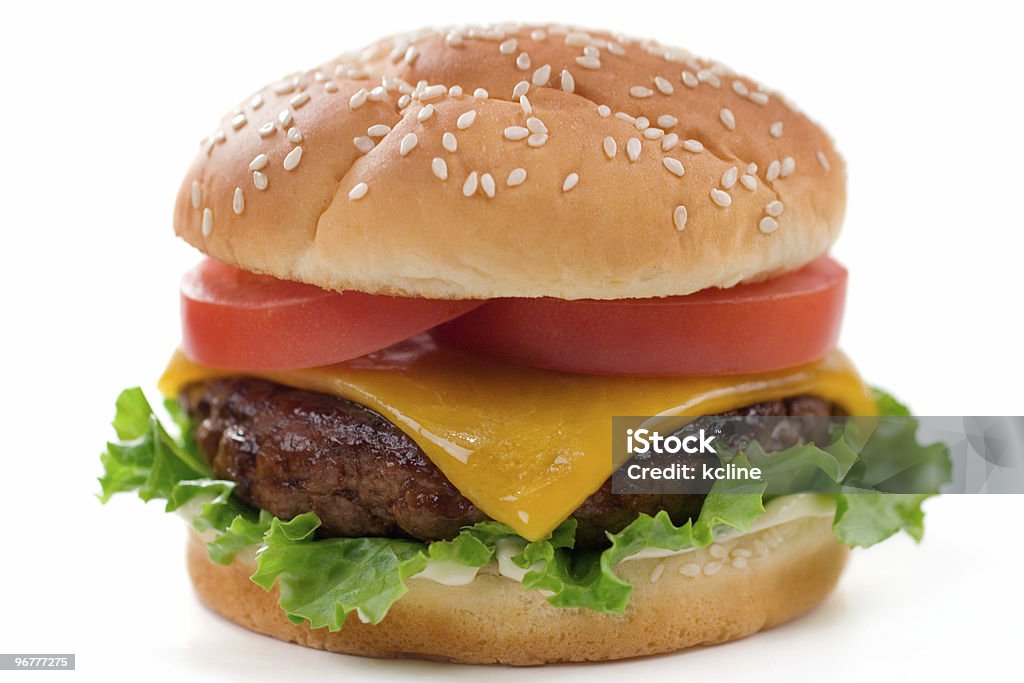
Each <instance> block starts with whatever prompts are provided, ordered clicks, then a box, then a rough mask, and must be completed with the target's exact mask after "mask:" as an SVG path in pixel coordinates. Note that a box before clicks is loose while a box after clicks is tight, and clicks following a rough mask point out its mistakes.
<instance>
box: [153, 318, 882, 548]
mask: <svg viewBox="0 0 1024 683" xmlns="http://www.w3.org/2000/svg"><path fill="white" fill-rule="evenodd" d="M239 374H246V375H249V376H255V377H261V378H264V379H269V380H272V381H274V382H278V383H281V384H286V385H289V386H293V387H297V388H301V389H308V390H311V391H318V392H322V393H326V394H333V395H335V396H340V397H342V398H345V399H348V400H350V401H354V402H356V403H361V404H362V405H365V406H368V407H370V408H372V409H373V410H375V411H377V412H378V413H380V414H381V415H383V416H384V417H386V418H387V419H389V420H390V421H391V422H393V423H394V424H396V425H397V426H398V427H399V428H401V429H402V430H403V431H404V432H405V433H406V434H408V435H409V436H410V437H411V438H412V439H414V440H415V441H416V443H417V444H419V446H420V448H422V449H423V451H424V452H425V453H426V455H427V457H429V458H430V460H431V461H433V463H434V464H435V465H437V467H438V468H439V469H440V470H441V471H442V472H443V473H444V475H445V476H446V477H448V479H449V481H451V482H452V484H453V485H454V486H455V487H456V488H457V489H458V490H459V491H460V492H461V493H462V494H463V495H464V496H466V498H468V499H469V500H471V501H472V502H473V503H474V504H475V505H476V506H477V507H479V508H480V509H481V510H482V511H483V512H484V513H486V514H487V515H488V516H489V517H491V518H493V519H496V520H498V521H501V522H504V523H505V524H508V525H509V526H510V527H512V528H513V529H515V530H516V532H517V533H519V534H520V535H522V536H523V537H524V538H527V539H529V540H538V539H541V538H544V537H545V536H546V535H547V534H548V533H550V531H551V530H552V529H554V528H555V527H556V526H557V525H558V524H559V523H561V522H562V521H563V520H565V519H566V518H567V517H568V516H569V515H570V514H572V512H573V511H574V510H575V509H576V508H577V507H579V505H580V504H581V503H582V502H583V501H584V500H585V499H586V498H587V497H588V496H590V495H591V494H592V493H593V492H594V491H596V490H597V489H598V488H600V487H601V485H602V484H603V483H604V481H605V480H606V479H607V478H608V477H609V476H611V474H612V471H613V469H614V464H613V463H612V455H611V454H612V448H611V435H612V429H611V427H612V417H613V416H617V415H621V416H625V415H683V416H697V415H712V414H716V413H721V412H725V411H727V410H732V409H735V408H740V407H742V406H745V405H750V404H752V403H758V402H760V401H767V400H773V399H779V398H785V397H787V396H794V395H797V394H815V395H818V396H821V397H823V398H826V399H829V400H831V401H834V402H836V403H837V404H839V405H840V406H842V407H844V408H845V409H846V410H847V412H848V413H849V414H851V415H874V414H875V413H876V407H875V404H874V402H873V401H872V400H871V397H870V394H869V392H868V390H867V388H866V387H865V386H864V384H863V383H862V382H861V380H860V377H859V376H858V375H857V372H856V371H855V370H854V368H853V366H852V365H851V364H850V362H849V360H847V358H846V356H844V355H843V354H842V353H840V352H839V351H833V352H831V353H830V354H829V355H828V356H826V357H825V358H824V359H822V360H820V361H818V362H816V363H812V364H809V365H805V366H801V367H797V368H791V369H788V370H783V371H778V372H771V373H765V374H757V375H741V376H730V377H614V376H598V375H582V374H573V373H565V372H554V371H549V370H541V369H537V368H530V367H525V366H518V365H511V364H507V363H502V362H499V361H494V360H489V359H486V358H482V357H478V356H474V355H469V354H465V353H461V352H457V351H454V350H450V349H444V348H437V347H436V346H435V345H434V344H433V343H432V342H431V341H430V340H429V339H428V338H425V337H417V338H414V339H412V340H409V341H408V342H404V343H402V344H399V345H396V346H393V347H391V348H389V349H385V350H383V351H380V352H377V353H375V354H372V355H370V356H366V357H364V358H359V359H356V360H353V361H349V362H345V363H339V364H336V365H329V366H324V367H318V368H309V369H302V370H282V371H271V372H246V373H239V372H237V371H235V372H232V371H225V370H217V369H214V368H209V367H204V366H202V365H198V364H196V363H193V362H191V361H190V360H188V359H187V358H186V357H185V356H184V355H182V354H181V352H178V353H176V354H175V355H174V357H173V358H172V359H171V362H170V364H169V366H168V367H167V370H166V371H165V372H164V375H163V377H162V378H161V380H160V389H161V391H162V392H163V393H164V394H165V395H168V396H172V395H175V394H176V393H177V392H178V391H179V390H180V389H181V388H182V387H183V386H185V385H187V384H189V383H192V382H196V381H200V380H205V379H211V378H215V377H225V376H231V375H239Z"/></svg>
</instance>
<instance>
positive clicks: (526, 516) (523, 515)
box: [518, 510, 530, 524]
mask: <svg viewBox="0 0 1024 683" xmlns="http://www.w3.org/2000/svg"><path fill="white" fill-rule="evenodd" d="M518 515H519V519H521V520H523V524H527V523H529V521H530V515H529V514H528V513H526V512H523V511H522V510H520V511H519V512H518Z"/></svg>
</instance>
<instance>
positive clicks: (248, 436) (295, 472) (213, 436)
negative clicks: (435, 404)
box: [180, 377, 833, 547]
mask: <svg viewBox="0 0 1024 683" xmlns="http://www.w3.org/2000/svg"><path fill="white" fill-rule="evenodd" d="M180 401H181V404H182V406H183V407H184V408H185V410H186V411H187V412H188V414H189V416H190V417H191V419H192V423H193V425H194V436H195V439H196V442H197V444H198V446H199V450H200V451H201V452H202V454H203V456H204V457H205V458H206V459H207V461H208V462H209V463H210V465H211V466H212V467H213V470H214V472H215V473H216V475H217V476H218V477H220V478H224V479H230V480H231V481H234V482H235V483H236V484H237V487H236V488H235V493H236V494H237V495H238V497H239V498H240V499H241V500H243V501H244V502H246V503H247V504H249V505H251V506H253V507H256V508H260V509H263V510H266V511H268V512H270V513H272V514H273V515H275V516H277V517H280V518H282V519H290V518H292V517H293V516H295V515H297V514H301V513H303V512H309V511H312V512H315V513H316V514H317V515H318V516H319V517H320V519H321V520H322V526H321V533H322V534H323V535H325V536H346V537H360V536H387V537H407V538H415V539H420V540H424V541H433V540H440V539H449V538H452V537H454V536H455V535H456V534H457V533H458V532H459V529H460V528H461V527H463V526H467V525H471V524H475V523H476V522H479V521H482V520H485V519H487V515H485V514H484V513H483V512H482V511H481V510H480V509H479V508H477V507H476V506H475V505H473V503H471V502H470V501H469V500H467V499H466V498H465V497H464V496H463V495H462V494H460V493H459V492H458V491H457V490H456V489H455V487H454V486H452V484H451V483H450V482H449V481H448V479H447V478H446V477H445V476H444V474H442V473H441V471H440V470H439V469H438V468H437V467H436V466H435V465H434V464H433V463H432V462H431V461H430V460H429V459H428V458H427V456H426V455H425V454H424V453H423V451H422V450H420V448H419V446H417V445H416V443H415V442H414V441H413V440H412V439H411V438H409V437H408V436H407V435H406V434H405V433H404V432H403V431H402V430H400V429H399V428H398V427H396V426H395V425H394V424H392V423H391V422H389V421H388V420H387V419H385V418H384V417H382V416H381V415H379V414H377V413H376V412H374V411H372V410H370V409H369V408H367V407H365V406H362V405H359V404H357V403H353V402H351V401H347V400H345V399H341V398H337V397H335V396H330V395H327V394H321V393H316V392H312V391H305V390H302V389H294V388H291V387H287V386H284V385H281V384H276V383H274V382H268V381H265V380H261V379H253V378H247V377H238V378H229V379H217V380H211V381H207V382H200V383H196V384H192V385H189V386H187V387H185V389H184V390H183V391H182V393H181V396H180ZM832 409H833V406H832V404H830V403H829V402H827V401H825V400H823V399H821V398H818V397H815V396H797V397H793V398H789V399H784V400H778V401H765V402H763V403H757V404H755V405H751V406H747V407H746V408H741V409H739V410H735V411H730V412H729V413H725V415H735V416H751V417H755V416H821V415H830V414H831V413H832ZM807 422H808V423H813V424H820V422H815V421H807ZM801 424H802V423H801V422H800V421H799V420H797V421H794V423H793V425H794V426H793V428H792V429H791V430H789V431H787V432H785V433H772V434H763V435H761V436H760V438H759V440H760V441H761V443H762V444H763V445H765V446H766V448H776V449H781V448H785V447H787V446H789V445H792V444H793V443H795V442H797V441H807V440H816V439H817V438H818V437H819V436H820V435H813V434H804V433H802V431H801V426H800V425H801ZM807 429H813V428H811V427H808V428H807ZM775 432H779V430H775ZM703 498H704V497H703V495H697V494H692V495H690V494H688V495H617V494H613V493H612V492H611V480H610V479H609V480H608V481H606V482H605V483H604V485H603V486H601V488H599V489H598V490H597V491H596V492H595V493H594V494H593V495H591V496H590V497H589V498H587V499H586V500H585V501H584V502H583V504H582V505H580V507H579V508H578V509H577V510H576V512H575V513H573V517H574V518H575V519H576V521H577V523H578V526H577V536H576V539H577V540H576V542H577V547H595V546H599V545H602V544H604V543H605V542H606V538H605V532H606V531H610V532H613V533H614V532H617V531H620V530H621V529H622V528H623V527H625V526H626V525H627V524H629V523H630V522H632V521H633V520H634V519H636V517H637V515H638V514H640V513H648V514H654V513H656V512H658V511H659V510H666V511H667V512H668V513H669V515H670V517H671V518H672V520H673V522H675V523H676V524H683V523H685V522H686V520H687V519H690V518H696V516H697V514H698V513H699V512H700V508H701V504H702V503H703Z"/></svg>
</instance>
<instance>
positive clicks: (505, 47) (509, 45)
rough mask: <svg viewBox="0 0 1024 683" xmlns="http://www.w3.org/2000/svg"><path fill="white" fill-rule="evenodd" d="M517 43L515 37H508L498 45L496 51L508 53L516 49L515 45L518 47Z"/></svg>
mask: <svg viewBox="0 0 1024 683" xmlns="http://www.w3.org/2000/svg"><path fill="white" fill-rule="evenodd" d="M518 45H519V41H518V40H516V39H515V38H509V39H508V40H506V41H505V42H504V43H502V44H501V45H499V46H498V52H500V53H501V54H503V55H510V54H512V53H513V52H515V51H516V47H518Z"/></svg>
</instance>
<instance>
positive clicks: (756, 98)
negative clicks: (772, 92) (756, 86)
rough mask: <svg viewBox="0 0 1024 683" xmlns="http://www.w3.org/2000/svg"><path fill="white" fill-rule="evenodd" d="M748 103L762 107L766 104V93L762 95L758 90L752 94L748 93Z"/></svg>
mask: <svg viewBox="0 0 1024 683" xmlns="http://www.w3.org/2000/svg"><path fill="white" fill-rule="evenodd" d="M750 101H751V102H753V103H754V104H759V105H761V106H762V107H763V106H764V105H766V104H768V93H763V92H761V91H760V90H758V91H755V92H752V93H750Z"/></svg>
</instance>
